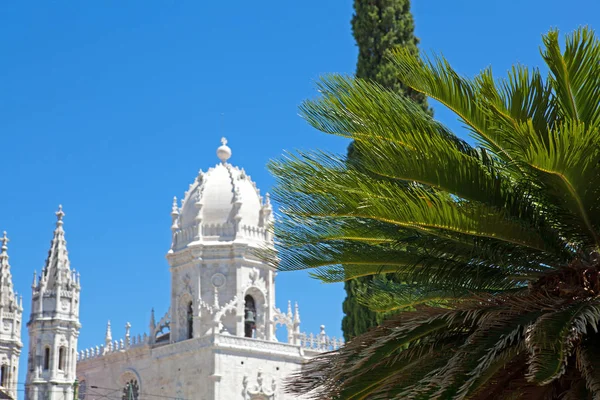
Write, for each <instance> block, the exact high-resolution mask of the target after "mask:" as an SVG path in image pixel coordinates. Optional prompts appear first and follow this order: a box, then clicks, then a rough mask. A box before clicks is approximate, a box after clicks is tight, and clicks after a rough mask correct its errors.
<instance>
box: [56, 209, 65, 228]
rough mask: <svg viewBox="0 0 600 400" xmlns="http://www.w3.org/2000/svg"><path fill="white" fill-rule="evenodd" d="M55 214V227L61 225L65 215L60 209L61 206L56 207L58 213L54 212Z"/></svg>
mask: <svg viewBox="0 0 600 400" xmlns="http://www.w3.org/2000/svg"><path fill="white" fill-rule="evenodd" d="M55 214H56V220H57V221H56V225H57V226H58V225H62V224H63V218H64V216H65V213H64V212H63V209H62V204H59V205H58V211H57V212H55Z"/></svg>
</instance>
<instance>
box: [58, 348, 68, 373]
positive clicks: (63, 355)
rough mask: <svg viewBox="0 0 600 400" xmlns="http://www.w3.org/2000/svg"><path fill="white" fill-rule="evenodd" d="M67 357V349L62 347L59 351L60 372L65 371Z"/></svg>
mask: <svg viewBox="0 0 600 400" xmlns="http://www.w3.org/2000/svg"><path fill="white" fill-rule="evenodd" d="M66 355H67V349H66V348H65V347H64V346H61V347H60V348H59V349H58V369H59V370H60V371H64V370H65V361H66Z"/></svg>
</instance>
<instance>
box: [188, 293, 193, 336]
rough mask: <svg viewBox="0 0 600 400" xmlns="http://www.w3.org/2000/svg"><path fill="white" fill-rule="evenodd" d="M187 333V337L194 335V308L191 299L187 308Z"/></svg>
mask: <svg viewBox="0 0 600 400" xmlns="http://www.w3.org/2000/svg"><path fill="white" fill-rule="evenodd" d="M187 334H188V339H191V338H193V337H194V308H193V303H192V302H191V301H190V304H189V305H188V309H187Z"/></svg>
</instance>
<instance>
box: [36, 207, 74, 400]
mask: <svg viewBox="0 0 600 400" xmlns="http://www.w3.org/2000/svg"><path fill="white" fill-rule="evenodd" d="M64 215H65V214H64V213H63V211H62V207H61V206H59V209H58V211H57V212H56V217H57V222H56V229H55V230H54V237H53V238H52V242H51V245H50V251H49V252H48V259H47V260H46V265H45V266H44V269H43V270H42V272H41V274H40V277H39V279H38V278H37V277H36V275H35V273H34V277H33V285H32V299H31V317H30V319H29V322H28V323H27V327H28V328H29V356H28V359H27V364H28V365H27V380H26V388H25V399H26V400H73V383H74V382H75V376H76V375H75V364H76V353H77V338H78V336H79V328H80V326H81V325H80V324H79V292H80V285H79V275H78V274H77V273H76V272H75V270H73V271H71V268H70V266H69V255H68V252H67V242H66V240H65V231H64V229H63V217H64Z"/></svg>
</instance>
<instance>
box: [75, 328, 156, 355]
mask: <svg viewBox="0 0 600 400" xmlns="http://www.w3.org/2000/svg"><path fill="white" fill-rule="evenodd" d="M149 343H150V339H149V337H148V335H147V334H145V333H144V335H143V336H142V335H137V336H132V337H127V336H126V337H125V339H121V340H115V341H111V342H109V343H108V345H100V346H96V347H90V348H88V349H85V350H81V351H79V352H78V354H77V361H83V360H88V359H91V358H97V357H102V356H105V355H107V354H111V353H118V352H121V351H125V350H129V349H131V348H135V347H141V346H144V345H146V344H149Z"/></svg>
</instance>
